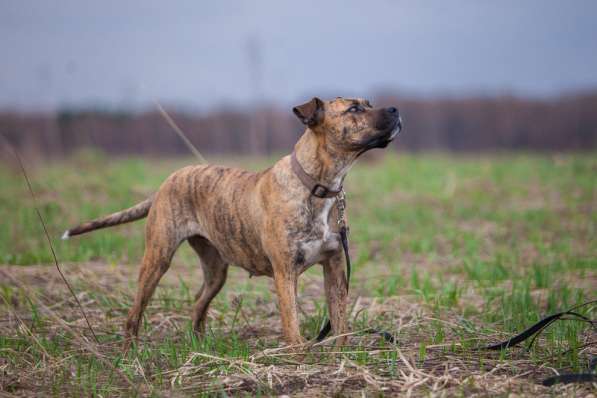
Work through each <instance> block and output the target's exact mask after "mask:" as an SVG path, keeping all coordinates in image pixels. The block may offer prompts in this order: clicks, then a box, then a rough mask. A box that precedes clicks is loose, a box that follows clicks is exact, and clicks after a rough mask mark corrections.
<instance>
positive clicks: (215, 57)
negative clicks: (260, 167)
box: [0, 0, 597, 110]
mask: <svg viewBox="0 0 597 398" xmlns="http://www.w3.org/2000/svg"><path fill="white" fill-rule="evenodd" d="M596 15H597V2H596V1H593V0H586V1H581V0H571V1H553V0H526V1H525V0H500V1H488V0H487V1H486V0H469V1H460V0H452V1H444V0H418V1H412V0H411V1H389V0H368V1H311V0H300V1H282V0H277V1H276V0H267V1H265V0H264V1H259V0H253V1H242V0H239V1H228V0H222V1H196V0H194V1H193V0H190V1H172V2H165V1H153V0H144V1H125V0H121V1H114V0H103V1H98V2H90V1H80V0H60V1H44V0H42V1H32V0H2V2H0V109H6V108H8V109H24V110H55V109H59V108H61V107H65V106H79V107H85V106H92V105H102V106H106V107H113V108H143V107H145V106H148V105H149V104H151V103H152V101H154V100H159V101H160V102H162V103H165V104H173V105H178V106H181V107H186V108H191V109H209V108H213V107H222V106H248V105H250V104H255V103H258V102H267V103H276V104H279V105H282V106H286V105H292V104H296V103H299V102H300V101H303V100H305V99H307V98H310V97H312V96H315V95H318V96H322V97H326V98H327V97H335V96H358V97H366V96H368V95H371V94H372V93H375V92H397V93H399V94H405V95H406V94H409V95H470V94H482V95H494V94H514V95H521V96H535V97H537V96H538V97H549V96H554V95H558V94H561V93H566V92H571V91H576V90H589V89H595V88H597V22H595V21H596V20H595V16H596Z"/></svg>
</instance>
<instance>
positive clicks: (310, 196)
mask: <svg viewBox="0 0 597 398" xmlns="http://www.w3.org/2000/svg"><path fill="white" fill-rule="evenodd" d="M293 112H294V114H295V115H296V116H297V117H298V118H299V120H300V121H301V122H302V123H303V124H304V125H305V126H306V127H305V131H304V133H303V135H302V136H301V138H300V139H299V141H298V142H297V144H296V145H295V147H294V151H293V152H292V154H291V155H288V156H285V157H283V158H282V159H280V160H279V161H278V162H277V163H275V164H274V165H273V166H272V167H270V168H269V169H266V170H264V171H261V172H258V173H252V172H249V171H245V170H240V169H236V168H228V167H221V166H215V165H195V166H188V167H184V168H182V169H180V170H178V171H176V172H174V173H173V174H172V175H171V176H170V177H168V178H167V179H166V181H165V182H164V183H163V184H162V185H161V187H160V188H159V190H158V191H157V192H156V193H155V194H153V195H152V196H151V197H149V198H148V199H146V200H144V201H143V202H141V203H139V204H137V205H135V206H133V207H131V208H129V209H127V210H123V211H120V212H117V213H114V214H111V215H108V216H105V217H102V218H99V219H96V220H94V221H90V222H87V223H84V224H81V225H79V226H77V227H75V228H71V229H69V230H67V231H66V232H65V233H64V235H63V239H68V238H69V237H71V236H75V235H79V234H83V233H86V232H90V231H93V230H97V229H100V228H106V227H110V226H114V225H118V224H123V223H128V222H131V221H135V220H139V219H142V218H145V217H147V224H146V227H145V253H144V255H143V260H142V262H141V268H140V271H139V279H138V290H137V293H136V296H135V300H134V304H133V306H132V308H131V309H130V311H129V313H128V317H127V320H126V325H125V332H126V341H128V342H129V344H130V341H131V340H132V339H136V338H137V337H138V332H139V325H140V322H141V318H142V314H143V311H144V310H145V307H146V306H147V303H148V301H149V300H150V298H151V296H152V294H153V292H154V290H155V288H156V286H157V284H158V282H159V281H160V278H161V277H162V276H163V275H164V273H165V272H166V271H167V270H168V268H169V266H170V261H171V259H172V256H173V255H174V252H175V251H176V249H177V248H178V247H179V246H180V245H181V244H182V243H183V242H184V241H188V242H189V244H190V245H191V247H192V248H193V249H194V250H195V252H196V253H197V255H198V256H199V260H200V264H201V268H202V271H203V285H202V286H201V288H200V290H199V292H198V293H197V295H196V302H195V304H194V308H193V314H192V320H193V328H194V330H195V331H196V333H197V334H198V335H202V334H203V333H204V331H205V322H206V314H207V309H208V307H209V304H210V302H211V301H212V300H213V298H214V297H215V296H216V295H217V294H218V292H219V291H220V289H221V288H222V286H223V285H224V283H225V281H226V274H227V270H228V266H229V265H230V264H234V265H236V266H239V267H242V268H244V269H245V270H247V271H248V272H249V274H250V275H251V276H253V275H258V276H259V275H266V276H269V277H273V279H274V284H275V289H276V293H277V297H278V304H279V310H280V315H281V320H282V331H283V335H284V339H285V340H286V342H287V343H288V344H290V345H294V344H301V343H303V342H304V341H305V340H304V339H303V337H302V336H301V334H300V331H299V317H298V311H297V301H296V300H297V280H298V277H299V275H301V274H302V273H303V272H304V271H305V270H306V269H307V268H309V267H310V266H312V265H314V264H317V263H319V264H321V265H322V266H323V275H324V290H325V296H326V302H327V306H328V312H329V318H330V321H331V326H332V332H333V333H334V334H335V335H340V334H342V333H345V332H346V331H347V326H346V301H347V289H348V285H347V280H346V275H345V271H344V261H345V259H344V254H343V252H342V247H341V242H340V236H339V229H338V223H337V222H336V220H337V219H338V208H337V206H334V204H335V202H336V199H335V198H336V196H337V195H338V194H339V193H341V192H343V191H342V184H343V181H344V178H345V176H346V174H347V172H348V171H349V169H350V167H351V166H352V165H353V164H354V163H355V161H356V160H357V158H358V157H359V156H360V155H361V154H363V153H364V152H366V151H368V150H370V149H373V148H385V147H387V146H388V144H389V143H390V142H391V141H392V140H393V139H394V138H395V137H396V135H397V134H398V133H399V132H400V130H401V128H402V121H401V118H400V115H399V113H398V110H397V109H396V108H395V107H388V108H373V107H372V106H371V104H370V103H369V101H367V100H364V99H347V98H341V97H338V98H336V99H334V100H330V101H322V100H320V99H319V98H313V99H311V100H310V101H309V102H307V103H305V104H302V105H299V106H296V107H294V108H293ZM342 342H343V339H341V338H340V339H338V340H337V344H341V343H342Z"/></svg>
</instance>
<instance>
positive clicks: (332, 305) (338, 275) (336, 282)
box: [323, 252, 348, 346]
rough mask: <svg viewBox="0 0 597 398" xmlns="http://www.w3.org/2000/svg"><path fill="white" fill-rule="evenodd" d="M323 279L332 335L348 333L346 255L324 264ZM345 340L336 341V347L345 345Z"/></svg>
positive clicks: (343, 338)
mask: <svg viewBox="0 0 597 398" xmlns="http://www.w3.org/2000/svg"><path fill="white" fill-rule="evenodd" d="M323 279H324V288H325V296H326V300H327V305H328V312H329V316H330V322H331V323H332V333H333V334H334V335H339V334H342V333H346V331H347V327H346V301H347V296H348V284H347V282H346V274H345V272H344V255H343V254H342V253H341V252H339V253H337V254H335V255H334V256H333V257H331V258H330V259H329V260H327V261H325V262H324V263H323ZM345 340H346V336H344V337H340V338H338V339H336V345H337V346H340V345H342V344H344V341H345Z"/></svg>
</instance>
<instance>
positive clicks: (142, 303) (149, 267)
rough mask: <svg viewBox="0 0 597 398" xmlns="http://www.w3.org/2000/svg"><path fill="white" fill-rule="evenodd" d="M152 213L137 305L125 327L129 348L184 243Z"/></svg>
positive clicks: (148, 226) (170, 226) (136, 298)
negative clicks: (159, 285)
mask: <svg viewBox="0 0 597 398" xmlns="http://www.w3.org/2000/svg"><path fill="white" fill-rule="evenodd" d="M161 220H163V217H162V218H158V217H156V216H155V214H153V213H150V215H149V219H148V221H147V227H146V234H145V254H144V255H143V261H142V263H141V268H140V270H139V283H138V287H137V294H136V296H135V302H134V304H133V306H132V307H131V309H130V311H129V313H128V317H127V320H126V325H125V338H126V341H125V349H128V347H129V346H130V344H131V342H132V339H133V338H135V339H136V338H137V336H138V334H139V325H140V323H141V319H142V316H143V311H144V310H145V307H147V303H148V302H149V300H150V299H151V296H152V295H153V292H154V291H155V288H156V286H157V285H158V282H159V281H160V279H161V278H162V276H163V275H164V274H165V273H166V271H167V270H168V268H169V267H170V261H171V260H172V256H173V255H174V252H175V251H176V249H177V248H178V246H179V245H180V243H181V238H180V237H179V236H178V235H177V233H176V228H175V225H174V224H173V223H172V222H171V221H166V222H163V221H161Z"/></svg>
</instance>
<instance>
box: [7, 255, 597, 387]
mask: <svg viewBox="0 0 597 398" xmlns="http://www.w3.org/2000/svg"><path fill="white" fill-rule="evenodd" d="M65 268H66V269H67V271H68V275H69V278H70V279H71V282H72V283H73V285H74V286H76V289H77V291H78V292H79V299H80V300H81V302H82V303H83V305H84V307H85V309H86V311H87V313H88V315H89V316H90V318H91V322H92V324H93V327H94V329H95V331H96V333H97V334H98V335H99V336H100V340H101V343H100V344H95V343H94V342H93V340H92V339H91V338H90V334H89V332H88V331H87V330H86V326H85V322H84V319H83V318H82V316H81V314H80V313H79V312H78V309H77V307H76V306H75V305H74V300H73V299H72V298H71V297H69V295H68V292H67V290H66V288H65V287H64V286H63V284H62V282H61V280H60V279H59V277H58V276H57V275H56V273H55V271H54V270H52V269H51V268H49V267H47V266H30V267H20V266H5V267H3V268H2V269H0V277H1V279H2V280H3V281H5V282H8V283H7V284H5V285H4V286H5V287H4V289H5V292H4V293H5V294H4V297H7V296H8V297H10V301H9V302H6V303H5V306H4V307H3V308H8V310H9V311H8V312H7V313H6V314H5V315H3V316H2V318H1V319H0V334H1V335H2V336H4V339H21V340H22V341H23V344H25V345H28V347H27V348H24V349H23V348H22V347H21V349H20V350H19V351H20V352H19V355H10V359H8V358H7V357H5V355H3V356H2V357H3V359H0V372H1V373H0V375H1V378H0V391H2V392H4V393H14V394H16V395H22V396H33V395H37V394H39V393H44V394H46V393H57V392H60V394H62V393H64V392H67V393H70V394H74V395H78V394H80V393H84V394H86V393H92V394H93V393H94V391H93V390H87V389H86V388H85V384H84V383H83V382H82V380H81V379H77V377H76V373H77V370H76V369H74V368H73V364H74V363H76V362H77V361H78V362H81V361H83V358H87V361H90V360H93V361H92V362H94V361H97V362H98V364H99V365H100V368H101V371H99V372H98V374H97V376H96V377H95V379H94V382H95V383H97V385H98V387H99V386H101V385H102V384H104V383H105V384H109V387H110V388H109V389H107V390H104V389H101V388H98V392H100V391H102V390H103V391H107V392H111V393H119V394H120V393H124V392H126V393H127V394H135V393H138V394H140V395H151V394H157V395H162V394H164V393H174V394H175V395H177V394H191V393H192V394H196V393H210V392H212V393H216V392H227V393H234V394H237V393H239V394H242V393H247V394H251V395H252V394H254V393H260V394H264V395H270V394H276V395H279V394H293V395H294V394H298V395H303V394H304V395H309V396H331V395H335V394H340V395H360V394H361V392H363V391H365V392H367V393H372V394H373V393H383V394H406V395H412V396H421V395H428V394H431V395H436V394H437V395H467V396H471V395H478V396H487V395H491V396H493V395H500V394H509V393H516V394H524V395H530V394H533V395H538V396H543V395H544V396H551V395H552V394H554V393H556V394H565V395H570V396H579V395H585V394H589V393H590V392H591V391H592V392H594V391H595V390H594V388H595V386H590V385H584V386H577V385H570V386H558V387H554V388H546V387H543V386H541V385H539V384H538V382H539V381H540V380H541V379H543V378H545V377H547V376H551V375H554V374H556V373H557V370H556V369H554V368H553V367H552V366H553V365H554V364H555V363H557V360H554V358H551V354H554V352H553V351H552V350H551V349H546V348H545V346H546V345H549V343H546V341H545V340H544V339H541V340H540V341H539V342H538V346H537V348H536V349H535V350H533V351H532V353H531V354H529V353H528V352H526V351H525V350H524V349H522V348H520V349H519V348H515V349H512V350H511V351H510V352H507V353H506V352H503V353H499V352H497V353H495V352H486V351H480V352H476V351H474V350H471V348H473V347H475V346H478V345H483V344H486V343H490V342H495V341H498V340H503V339H505V338H506V337H507V335H506V334H505V333H503V332H500V331H497V330H492V329H491V328H490V327H484V326H483V321H482V320H481V319H479V318H480V317H475V316H472V317H470V316H469V317H468V319H467V320H466V322H463V321H464V320H463V318H462V313H463V308H462V305H461V306H457V307H453V308H450V309H449V310H444V311H441V312H440V313H437V311H436V310H434V309H433V308H431V307H430V306H429V305H425V304H422V303H421V300H420V297H418V296H413V295H399V296H394V297H387V298H383V299H380V298H375V297H367V296H363V295H358V296H355V295H353V296H352V298H353V304H354V305H353V309H352V323H353V330H354V331H353V332H352V333H351V334H350V337H349V340H348V343H347V345H346V346H345V347H343V348H342V349H337V348H335V347H334V346H333V338H331V339H328V340H326V341H324V342H323V343H320V344H314V345H308V346H304V347H285V346H283V345H280V342H279V333H280V326H279V320H278V316H277V311H276V308H275V303H274V302H273V301H272V300H264V299H263V298H261V297H260V296H259V295H258V294H259V292H260V291H265V290H268V289H271V288H272V287H271V284H270V283H269V281H268V280H266V279H252V280H251V284H252V285H251V286H250V287H247V284H246V276H245V275H244V274H243V273H242V272H241V271H236V272H233V273H232V276H231V279H230V280H229V281H228V284H227V289H226V291H225V293H224V295H223V296H222V297H219V298H218V300H217V301H216V303H215V305H214V309H213V310H212V312H211V317H210V318H211V319H210V325H211V331H210V333H212V334H213V335H214V336H215V337H214V338H213V341H221V342H222V343H223V344H230V342H231V341H233V340H241V341H242V342H243V348H242V349H239V350H233V351H232V352H230V351H228V352H226V351H227V350H225V349H224V350H222V349H221V348H217V347H215V348H213V347H212V349H208V350H188V349H187V350H184V351H185V352H184V354H182V353H181V354H182V355H183V356H182V357H180V358H178V360H177V363H176V366H169V363H168V362H169V361H168V360H166V359H164V358H160V356H161V355H160V354H157V355H156V354H150V355H149V358H151V361H150V360H149V358H148V357H147V355H146V352H147V351H152V350H156V351H157V352H162V355H164V356H166V355H167V354H165V353H163V351H164V350H165V349H164V345H165V341H168V340H171V341H169V344H170V345H172V347H173V348H174V349H175V350H178V349H180V347H181V346H182V345H184V344H188V341H187V339H188V329H189V320H188V318H189V314H190V311H191V301H190V300H185V299H184V297H185V295H184V294H183V293H181V282H180V280H181V279H182V280H185V281H193V280H195V281H196V282H198V281H199V280H200V278H199V277H198V276H199V275H196V274H199V273H200V272H199V271H198V270H196V269H193V268H192V267H185V266H184V265H182V264H178V269H177V270H176V271H177V272H171V273H169V274H167V276H166V277H165V278H164V280H163V282H162V284H161V287H160V288H159V292H158V293H157V294H156V299H155V300H153V302H152V304H151V305H150V308H149V310H148V313H147V318H146V323H147V326H146V328H145V329H144V332H143V334H142V336H141V337H142V343H141V347H140V348H139V351H135V352H133V353H130V354H129V355H127V356H124V357H123V356H122V353H121V348H120V344H121V336H120V331H121V326H122V325H123V323H124V316H125V314H126V307H127V306H128V303H129V302H130V300H131V297H132V294H133V290H132V288H133V286H131V281H133V280H134V279H135V272H136V270H135V267H132V266H112V265H107V264H100V263H95V264H94V263H88V264H70V265H68V266H66V267H65ZM179 278H180V279H179ZM306 279H307V280H306V281H304V282H303V284H302V285H303V286H302V293H301V308H302V309H303V310H304V311H305V313H309V312H310V311H313V310H314V308H315V307H316V303H317V302H320V301H321V296H322V295H321V291H320V289H319V286H321V280H319V279H320V278H319V277H317V276H316V275H308V278H306ZM355 284H358V282H357V283H355ZM192 285H194V286H189V287H190V288H191V287H194V288H196V287H197V286H196V285H197V283H193V284H192ZM6 286H9V287H10V289H11V293H10V294H8V295H7V294H6V291H7V288H6ZM313 286H316V288H313ZM191 290H192V289H191ZM239 291H240V293H238V292H239ZM90 293H91V294H90ZM537 294H542V293H541V292H537ZM469 299H471V300H472V302H474V300H478V299H479V298H478V297H474V296H471V297H466V296H463V298H462V300H461V301H462V303H463V305H464V306H466V305H467V303H469ZM111 301H113V302H115V303H119V305H118V306H117V307H114V306H112V305H109V304H108V303H109V302H111ZM32 308H33V309H34V311H33V312H34V313H35V315H32ZM34 318H35V319H34ZM307 318H308V316H307ZM475 319H479V322H478V323H476V322H475ZM363 320H367V321H363ZM369 320H375V321H374V322H373V321H371V322H369ZM305 321H306V322H308V320H304V321H303V322H305ZM311 321H312V319H311ZM369 324H375V325H379V326H382V327H387V330H389V331H391V332H392V333H393V334H394V335H396V336H397V344H396V345H392V344H386V343H383V342H382V341H381V339H380V338H379V336H377V335H371V334H367V333H363V331H364V330H366V328H367V327H366V325H369ZM438 330H442V333H443V334H444V336H443V338H442V339H441V340H438V338H437V333H438ZM40 336H43V337H42V338H43V340H44V341H43V342H40V341H39V338H40ZM579 338H580V343H581V344H580V345H581V346H582V345H585V344H588V346H587V347H585V348H581V349H579V351H578V355H579V356H581V357H584V356H587V355H589V354H593V355H595V354H597V347H596V346H595V344H594V343H595V339H596V338H597V334H596V333H594V332H593V333H591V331H590V330H589V329H585V330H584V331H583V333H582V335H581V336H579ZM67 341H68V343H67ZM434 341H441V342H438V343H435V344H434ZM52 342H55V343H57V344H58V345H59V347H60V349H59V350H57V351H53V350H52V349H51V348H46V347H48V346H52ZM232 344H234V343H232ZM311 344H312V343H311ZM566 347H567V346H566V344H565V343H563V344H562V345H560V346H559V347H558V349H557V350H561V351H563V350H565V349H566ZM6 349H8V348H6ZM5 354H7V353H6V352H5ZM115 358H120V360H119V361H118V362H115V360H114V359H115ZM155 361H161V362H162V364H161V366H159V370H157V369H156V366H155V363H151V362H155ZM65 366H70V369H68V368H67V369H65ZM57 373H70V375H67V374H65V375H63V378H62V380H63V383H64V384H62V385H59V386H55V385H54V384H55V383H56V378H57V377H56V375H57ZM53 385H54V387H52V386H53Z"/></svg>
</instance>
